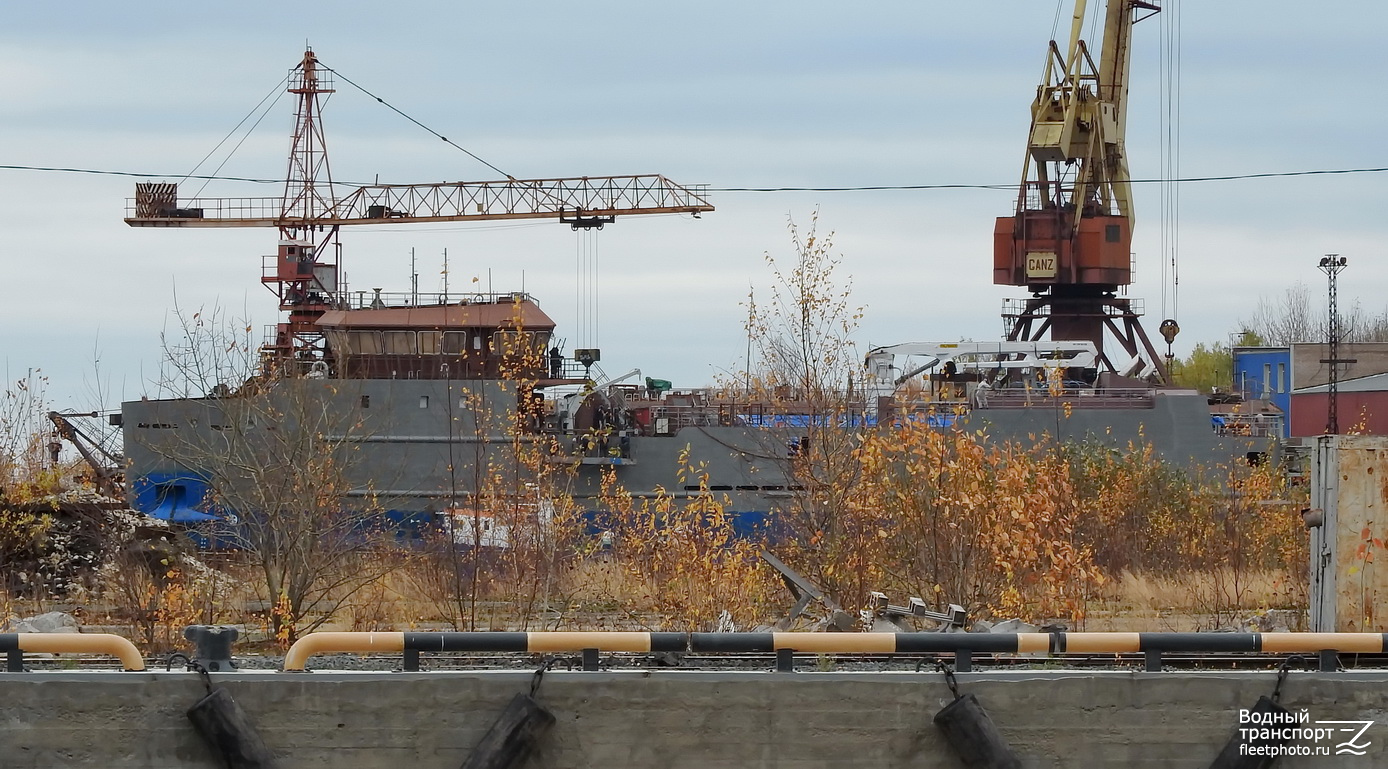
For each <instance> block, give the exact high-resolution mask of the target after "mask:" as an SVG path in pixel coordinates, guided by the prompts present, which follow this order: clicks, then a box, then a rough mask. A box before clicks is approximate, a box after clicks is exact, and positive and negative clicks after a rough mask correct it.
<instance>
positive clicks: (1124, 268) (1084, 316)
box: [993, 0, 1169, 382]
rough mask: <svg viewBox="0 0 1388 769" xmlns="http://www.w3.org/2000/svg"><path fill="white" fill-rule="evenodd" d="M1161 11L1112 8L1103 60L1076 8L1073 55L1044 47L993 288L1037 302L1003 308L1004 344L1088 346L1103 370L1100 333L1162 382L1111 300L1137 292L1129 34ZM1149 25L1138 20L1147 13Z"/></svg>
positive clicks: (1130, 320) (1161, 370)
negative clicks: (1128, 137) (1018, 290)
mask: <svg viewBox="0 0 1388 769" xmlns="http://www.w3.org/2000/svg"><path fill="white" fill-rule="evenodd" d="M1159 10H1160V8H1159V7H1158V6H1157V5H1156V4H1154V3H1151V2H1145V0H1108V5H1107V9H1106V12H1105V16H1104V38H1103V45H1102V48H1101V49H1100V53H1101V58H1100V60H1099V63H1098V65H1097V66H1096V65H1095V62H1094V59H1093V56H1092V55H1091V52H1090V49H1089V46H1088V45H1087V44H1086V43H1085V41H1084V40H1083V39H1081V37H1080V34H1081V28H1082V26H1083V23H1084V19H1085V12H1086V2H1085V0H1076V2H1075V13H1074V17H1073V19H1072V23H1071V29H1070V40H1069V45H1068V46H1067V47H1066V49H1065V50H1064V51H1063V52H1062V50H1061V48H1060V46H1059V45H1058V44H1057V43H1056V41H1054V40H1052V41H1051V43H1050V51H1049V53H1048V54H1047V57H1046V68H1045V73H1044V74H1043V76H1042V81H1041V85H1040V86H1039V87H1038V88H1037V91H1036V100H1035V101H1034V102H1033V103H1032V107H1031V130H1030V133H1029V134H1028V140H1027V156H1026V160H1025V163H1024V166H1023V170H1022V183H1021V187H1020V189H1019V192H1018V196H1017V205H1016V210H1015V212H1014V214H1013V215H1012V216H1006V217H1001V218H999V219H998V220H997V225H996V226H995V228H994V231H993V239H994V249H993V282H994V283H996V284H999V285H1010V286H1026V287H1027V288H1028V289H1029V290H1030V291H1031V292H1032V294H1033V296H1032V298H1030V299H1027V300H1025V301H1024V303H1022V304H1021V305H1020V306H1015V305H1014V306H1011V307H1009V308H1008V309H1005V310H1004V317H1006V318H1007V319H1008V320H1009V321H1010V322H1011V323H1012V330H1011V333H1010V334H1009V337H1008V338H1009V339H1012V340H1021V341H1035V340H1039V339H1041V338H1042V336H1043V335H1044V334H1046V333H1047V332H1050V335H1051V338H1052V339H1053V340H1057V341H1060V340H1089V341H1092V342H1094V344H1095V346H1096V347H1097V348H1098V350H1099V352H1100V359H1101V361H1102V363H1103V365H1104V367H1105V368H1107V369H1108V370H1110V371H1111V370H1114V364H1113V361H1112V360H1111V359H1110V357H1109V356H1108V355H1107V354H1105V353H1104V348H1103V342H1104V337H1105V330H1106V329H1107V330H1108V331H1109V332H1111V333H1112V335H1113V336H1114V337H1115V338H1116V339H1117V341H1118V342H1119V344H1120V345H1121V346H1122V347H1123V349H1124V351H1125V352H1126V353H1127V354H1128V356H1129V357H1130V358H1132V359H1140V360H1142V361H1143V363H1144V364H1145V365H1144V366H1142V367H1141V368H1142V369H1145V373H1147V374H1148V375H1149V376H1151V377H1153V378H1155V379H1159V380H1160V381H1162V382H1167V381H1169V375H1168V373H1167V371H1166V366H1165V365H1164V364H1163V362H1162V360H1161V357H1160V356H1159V355H1157V353H1156V351H1155V349H1153V347H1152V344H1151V342H1150V341H1149V340H1148V338H1147V335H1146V333H1145V332H1144V331H1143V330H1142V326H1141V324H1140V322H1139V320H1138V319H1139V317H1140V313H1139V312H1136V311H1135V310H1134V307H1133V305H1132V302H1131V301H1130V300H1129V299H1126V298H1119V297H1116V296H1115V292H1116V291H1117V290H1118V288H1119V287H1120V286H1126V285H1128V284H1130V283H1131V282H1132V231H1133V221H1134V216H1133V205H1132V191H1131V185H1130V178H1129V176H1128V164H1127V156H1126V150H1125V148H1124V142H1123V136H1124V131H1125V128H1126V125H1127V101H1128V70H1129V63H1130V57H1129V52H1130V46H1131V37H1132V28H1133V25H1134V24H1136V23H1137V22H1138V21H1141V20H1142V19H1145V18H1147V17H1149V16H1151V15H1152V14H1154V13H1156V12H1158V11H1159ZM1144 11H1145V12H1147V13H1146V15H1141V16H1140V15H1139V14H1140V13H1142V12H1144Z"/></svg>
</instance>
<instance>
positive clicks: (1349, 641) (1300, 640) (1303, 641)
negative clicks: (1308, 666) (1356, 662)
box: [1262, 633, 1383, 654]
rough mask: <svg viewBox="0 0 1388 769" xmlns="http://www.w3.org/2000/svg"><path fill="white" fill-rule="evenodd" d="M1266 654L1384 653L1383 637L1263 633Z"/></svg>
mask: <svg viewBox="0 0 1388 769" xmlns="http://www.w3.org/2000/svg"><path fill="white" fill-rule="evenodd" d="M1262 637H1263V638H1262V640H1263V651H1265V652H1318V651H1321V650H1322V649H1334V650H1335V651H1338V652H1349V653H1355V652H1367V653H1369V654H1378V653H1381V652H1382V651H1383V636H1381V635H1379V634H1378V633H1263V634H1262Z"/></svg>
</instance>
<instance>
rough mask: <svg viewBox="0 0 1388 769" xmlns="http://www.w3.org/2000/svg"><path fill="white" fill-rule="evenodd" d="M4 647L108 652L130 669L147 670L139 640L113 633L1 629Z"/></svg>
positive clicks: (0, 645)
mask: <svg viewBox="0 0 1388 769" xmlns="http://www.w3.org/2000/svg"><path fill="white" fill-rule="evenodd" d="M0 651H3V652H9V651H18V652H33V653H49V654H108V655H110V656H112V657H116V658H117V659H119V660H120V661H121V665H122V666H123V667H124V668H125V669H126V670H144V669H145V660H144V658H143V657H141V656H140V650H139V649H136V648H135V644H133V643H130V641H128V640H126V639H125V638H122V637H120V636H118V635H113V634H111V633H0Z"/></svg>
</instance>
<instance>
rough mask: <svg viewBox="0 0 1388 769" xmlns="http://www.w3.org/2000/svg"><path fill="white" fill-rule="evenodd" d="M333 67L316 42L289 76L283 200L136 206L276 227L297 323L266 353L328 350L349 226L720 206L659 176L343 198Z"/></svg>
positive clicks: (158, 201)
mask: <svg viewBox="0 0 1388 769" xmlns="http://www.w3.org/2000/svg"><path fill="white" fill-rule="evenodd" d="M332 74H333V72H332V70H331V69H328V68H326V67H323V66H322V65H320V64H319V63H318V59H317V57H316V56H315V54H314V52H313V51H312V50H308V51H305V52H304V58H303V60H302V61H301V62H300V63H299V64H298V65H296V66H295V67H294V69H293V70H291V72H290V77H289V88H288V91H289V93H292V94H294V95H295V96H296V97H297V101H298V113H297V118H296V121H295V127H294V137H293V144H292V147H291V149H290V153H289V170H288V175H287V177H286V183H285V188H284V194H283V195H282V196H281V197H278V198H216V199H214V198H192V199H180V198H179V197H178V185H177V184H174V183H168V182H144V183H139V184H137V185H136V187H135V197H134V199H133V200H131V201H129V202H128V203H127V216H126V219H125V222H126V224H128V225H130V226H132V227H275V228H277V229H278V230H279V232H280V242H279V249H278V252H277V254H276V255H275V257H273V258H269V257H267V259H266V264H265V265H264V266H263V271H262V276H261V282H262V283H264V284H265V285H266V286H267V287H269V288H270V289H271V290H272V291H273V292H275V294H276V295H277V297H278V298H279V304H280V310H281V311H284V312H286V313H287V314H288V315H287V320H286V321H284V322H281V323H280V324H279V325H278V327H277V330H276V334H275V339H274V341H273V342H267V344H266V345H265V346H264V348H262V349H263V352H264V353H265V354H266V356H267V357H268V358H269V359H270V360H272V361H276V362H278V363H280V364H283V363H287V362H289V361H295V362H296V363H297V364H298V366H297V367H298V368H305V369H306V367H308V366H309V365H311V363H312V362H313V361H317V360H323V359H324V358H325V357H326V356H327V350H326V346H325V345H324V343H323V336H322V334H321V332H320V331H319V330H318V327H317V325H316V323H317V320H318V318H319V317H321V316H322V315H323V313H324V312H326V311H328V310H329V309H335V308H336V305H337V304H338V303H339V302H340V301H341V297H340V295H339V291H338V264H337V261H336V258H335V257H336V254H334V258H333V259H331V260H330V259H329V258H328V257H327V254H328V252H329V250H330V248H333V247H335V248H336V249H338V250H340V243H339V242H338V240H337V236H338V231H339V228H341V227H344V226H349V225H366V224H403V223H428V222H459V221H485V220H496V219H557V220H559V221H561V222H563V223H566V224H569V225H570V226H571V227H573V228H574V229H588V228H601V227H602V226H603V225H604V224H609V223H611V222H612V221H613V219H614V218H615V217H617V216H623V215H632V214H671V213H687V214H693V215H695V216H698V215H699V214H701V213H703V212H705V211H712V210H713V206H711V205H709V203H708V200H707V192H706V190H705V189H704V188H703V187H694V188H689V187H684V186H681V185H678V184H675V183H674V182H672V181H670V180H669V179H667V178H665V177H664V176H661V175H658V174H648V175H635V176H584V177H579V178H567V179H516V178H513V177H508V178H506V179H504V180H500V181H487V182H438V183H430V184H370V185H363V186H360V187H356V188H355V189H352V190H351V191H349V192H347V193H346V194H345V195H343V196H341V197H339V196H337V194H336V193H335V188H334V184H333V180H332V172H331V169H330V167H329V164H328V153H327V148H326V143H325V137H324V133H323V125H322V122H321V119H320V113H321V108H322V100H321V97H322V96H323V95H324V94H330V93H333V92H334V88H333V83H332Z"/></svg>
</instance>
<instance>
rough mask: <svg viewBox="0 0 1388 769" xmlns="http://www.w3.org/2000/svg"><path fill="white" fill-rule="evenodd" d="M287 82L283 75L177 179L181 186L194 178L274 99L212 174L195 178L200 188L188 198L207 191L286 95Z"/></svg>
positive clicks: (287, 78) (286, 77) (287, 77)
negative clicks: (223, 146) (203, 166)
mask: <svg viewBox="0 0 1388 769" xmlns="http://www.w3.org/2000/svg"><path fill="white" fill-rule="evenodd" d="M288 80H289V75H285V76H284V77H283V78H281V79H280V81H279V82H278V83H276V84H275V87H274V88H272V89H271V90H270V92H269V93H267V94H265V97H264V98H262V99H261V100H260V102H259V103H257V104H256V105H255V106H254V107H252V108H251V111H250V112H247V113H246V116H245V117H243V118H241V122H239V123H237V124H236V125H235V126H234V127H233V128H232V129H231V130H230V131H227V135H226V136H223V137H222V140H221V141H219V142H217V146H215V147H213V148H212V149H210V150H208V151H207V154H206V155H204V156H203V158H202V160H199V161H198V164H197V165H195V166H193V170H192V171H189V172H188V173H187V174H186V175H184V176H183V178H181V179H179V183H180V184H182V183H183V182H186V181H188V180H189V179H191V178H194V177H193V174H194V173H196V172H197V170H198V169H199V168H202V164H203V163H206V162H207V160H208V158H211V157H212V156H213V155H214V154H215V153H216V152H217V150H219V149H221V147H222V145H223V144H226V143H227V140H228V139H230V138H231V137H232V135H234V134H235V133H236V132H237V131H238V130H240V128H241V126H243V125H245V124H246V121H247V120H250V119H251V116H252V115H254V114H255V113H256V111H257V110H259V109H260V108H261V106H262V105H264V104H265V102H266V101H269V99H270V97H271V96H274V97H275V100H274V101H272V102H270V105H269V106H268V107H265V110H264V111H262V112H261V113H260V117H258V118H256V119H255V122H254V123H252V124H251V127H250V128H247V129H246V133H245V134H244V135H243V136H242V137H241V141H238V142H237V143H236V146H235V147H232V148H231V151H230V152H228V153H227V155H226V157H224V158H222V162H221V163H218V164H217V167H216V168H214V169H213V170H212V173H211V174H210V175H209V176H205V177H197V178H200V179H202V180H203V182H202V186H201V187H199V188H198V191H197V192H195V193H193V194H192V195H191V196H190V197H193V198H196V197H198V196H199V195H201V194H202V191H203V190H205V189H207V185H208V184H210V183H212V180H213V179H215V178H217V174H219V173H221V171H222V168H223V167H225V166H226V164H227V163H228V162H229V161H230V160H231V156H232V155H235V154H236V151H237V150H239V149H241V145H242V144H245V143H246V140H247V139H249V138H250V136H251V133H252V132H253V131H255V129H256V127H258V126H259V125H260V122H261V121H262V120H264V119H265V116H266V115H268V114H270V110H272V109H274V108H275V105H276V104H279V102H280V99H281V98H282V97H283V96H284V94H285V93H286V91H285V90H284V84H285V82H286V81H288Z"/></svg>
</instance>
